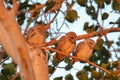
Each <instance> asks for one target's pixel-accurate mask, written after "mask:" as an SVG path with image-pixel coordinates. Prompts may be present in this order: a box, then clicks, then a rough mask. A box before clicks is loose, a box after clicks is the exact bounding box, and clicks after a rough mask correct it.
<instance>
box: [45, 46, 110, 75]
mask: <svg viewBox="0 0 120 80" xmlns="http://www.w3.org/2000/svg"><path fill="white" fill-rule="evenodd" d="M43 48H44V47H43ZM46 49H48V50H51V51H54V52H57V53H58V54H60V55H64V56H67V57H71V58H73V59H77V60H80V61H83V62H87V63H88V64H90V65H92V66H95V67H96V68H99V69H101V70H103V71H104V72H106V73H108V74H111V72H110V71H108V70H107V69H105V68H102V67H100V66H98V65H96V64H95V63H93V62H90V61H89V60H87V61H84V60H82V59H80V58H78V57H75V56H70V55H69V56H68V55H66V54H64V53H62V52H61V51H58V50H56V49H53V48H46Z"/></svg>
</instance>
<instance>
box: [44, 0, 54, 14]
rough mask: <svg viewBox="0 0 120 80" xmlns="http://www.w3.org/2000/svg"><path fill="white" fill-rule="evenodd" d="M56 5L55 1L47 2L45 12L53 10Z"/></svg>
mask: <svg viewBox="0 0 120 80" xmlns="http://www.w3.org/2000/svg"><path fill="white" fill-rule="evenodd" d="M54 5H55V1H53V0H48V1H47V2H46V8H45V12H48V11H49V10H50V9H52V8H53V6H54Z"/></svg>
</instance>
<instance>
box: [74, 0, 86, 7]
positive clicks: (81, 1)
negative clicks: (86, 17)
mask: <svg viewBox="0 0 120 80" xmlns="http://www.w3.org/2000/svg"><path fill="white" fill-rule="evenodd" d="M76 1H77V3H78V4H79V5H80V6H82V7H85V6H86V4H87V0H76Z"/></svg>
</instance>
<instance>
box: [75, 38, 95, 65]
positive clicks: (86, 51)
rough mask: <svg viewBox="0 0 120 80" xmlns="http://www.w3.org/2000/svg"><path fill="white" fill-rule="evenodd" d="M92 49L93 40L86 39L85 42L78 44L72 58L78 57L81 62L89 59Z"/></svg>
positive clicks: (93, 45)
mask: <svg viewBox="0 0 120 80" xmlns="http://www.w3.org/2000/svg"><path fill="white" fill-rule="evenodd" d="M94 47H95V42H94V40H92V39H86V40H85V41H83V42H80V43H79V44H78V46H77V49H76V51H75V54H74V56H76V57H78V58H79V59H82V60H83V61H86V60H88V59H89V58H90V57H91V55H92V52H93V49H94ZM76 61H78V60H74V62H76ZM74 62H73V63H74Z"/></svg>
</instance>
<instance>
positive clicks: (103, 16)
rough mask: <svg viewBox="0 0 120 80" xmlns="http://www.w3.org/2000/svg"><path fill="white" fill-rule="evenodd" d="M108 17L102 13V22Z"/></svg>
mask: <svg viewBox="0 0 120 80" xmlns="http://www.w3.org/2000/svg"><path fill="white" fill-rule="evenodd" d="M108 16H109V14H108V13H106V12H105V13H103V15H102V20H105V19H107V18H108Z"/></svg>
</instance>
